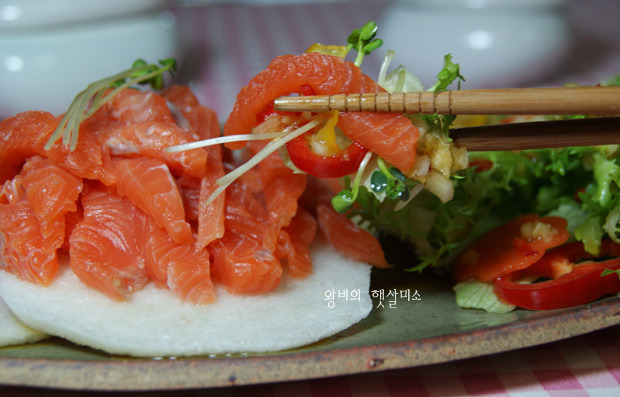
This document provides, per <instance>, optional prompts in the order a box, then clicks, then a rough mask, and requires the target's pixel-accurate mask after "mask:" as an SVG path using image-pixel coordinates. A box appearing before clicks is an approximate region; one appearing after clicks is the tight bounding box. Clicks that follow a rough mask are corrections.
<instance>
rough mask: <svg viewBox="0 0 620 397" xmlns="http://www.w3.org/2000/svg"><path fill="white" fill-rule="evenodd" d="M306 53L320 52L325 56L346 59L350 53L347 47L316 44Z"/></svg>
mask: <svg viewBox="0 0 620 397" xmlns="http://www.w3.org/2000/svg"><path fill="white" fill-rule="evenodd" d="M306 52H319V53H321V54H325V55H334V56H337V57H340V58H344V57H346V56H347V54H348V53H349V48H348V47H347V46H346V45H323V44H319V43H314V44H312V45H311V46H310V47H309V48H308V49H307V50H306Z"/></svg>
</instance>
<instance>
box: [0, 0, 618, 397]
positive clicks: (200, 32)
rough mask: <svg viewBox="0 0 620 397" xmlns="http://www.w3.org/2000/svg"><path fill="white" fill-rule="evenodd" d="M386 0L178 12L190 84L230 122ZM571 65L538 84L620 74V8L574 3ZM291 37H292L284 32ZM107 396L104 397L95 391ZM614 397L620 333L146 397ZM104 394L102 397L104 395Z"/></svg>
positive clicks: (16, 391)
mask: <svg viewBox="0 0 620 397" xmlns="http://www.w3.org/2000/svg"><path fill="white" fill-rule="evenodd" d="M387 5H389V2H385V1H353V2H337V3H333V4H329V3H325V4H324V3H318V4H312V5H279V6H269V7H257V6H248V5H241V4H232V5H231V4H219V3H214V4H210V5H208V6H204V7H187V8H177V9H174V12H175V13H176V14H177V17H178V22H179V26H180V32H181V35H182V37H183V43H185V54H186V57H185V58H184V59H183V69H182V70H183V72H182V76H183V79H184V80H185V81H184V82H185V83H187V84H189V85H190V86H192V88H193V89H194V90H195V92H196V94H197V95H198V96H199V98H200V99H201V101H202V102H203V103H204V104H205V105H207V106H210V107H212V108H214V109H215V110H216V111H217V112H218V114H220V116H221V117H222V118H224V117H226V116H227V114H228V112H229V111H230V109H231V108H232V104H233V102H234V97H235V95H236V92H237V91H238V90H239V88H240V87H241V86H242V85H243V84H244V83H246V82H247V81H248V80H249V79H250V78H251V77H252V76H253V75H254V74H256V73H257V72H258V71H260V70H261V69H262V68H264V67H265V66H266V65H267V64H268V62H269V61H270V60H271V59H272V58H273V57H275V56H277V55H281V54H285V53H300V52H303V51H304V50H305V49H306V48H307V47H308V45H309V44H311V43H309V42H308V40H309V38H311V40H312V42H315V41H318V42H323V43H330V42H331V43H333V42H341V41H342V40H343V39H342V38H346V37H347V35H348V34H349V33H350V32H351V30H353V29H354V28H356V27H359V26H361V25H362V24H363V23H365V22H366V21H368V20H373V19H375V20H376V19H377V18H378V17H379V16H380V14H381V11H382V9H384V7H386V6H387ZM568 15H569V17H570V20H571V23H572V26H573V36H574V37H573V45H572V49H571V51H572V53H571V56H570V57H569V61H568V62H567V64H566V65H565V67H563V69H562V70H560V71H558V72H557V73H556V74H554V75H553V76H550V77H549V78H548V79H547V80H545V81H540V82H538V83H539V84H541V85H545V84H546V85H560V84H562V83H564V82H567V81H574V82H577V83H580V84H593V83H596V82H598V81H599V80H601V79H603V78H607V77H610V76H611V75H613V74H615V73H619V72H620V24H618V21H620V2H616V1H615V0H610V1H603V0H597V1H594V0H592V1H588V2H573V3H571V4H570V6H569V8H568ZM282 31H287V32H289V34H285V35H283V34H280V33H277V32H282ZM92 394H93V395H101V393H94V392H93V393H92ZM488 394H492V395H508V396H547V395H550V396H552V395H558V396H559V395H562V396H564V395H571V396H581V395H584V396H586V395H590V396H612V395H613V396H616V395H619V394H620V327H618V326H616V327H613V328H608V329H604V330H601V331H596V332H594V333H591V334H587V335H583V336H579V337H573V338H570V339H567V340H563V341H558V342H554V343H549V344H545V345H542V346H537V347H531V348H526V349H521V350H516V351H510V352H504V353H499V354H494V355H491V356H484V357H478V358H473V359H467V360H461V361H456V362H450V363H444V364H437V365H432V366H426V367H419V368H410V369H402V370H392V371H385V372H378V373H372V374H364V375H350V376H340V377H334V378H326V379H316V380H306V381H296V382H286V383H276V384H268V385H258V386H245V387H237V388H225V389H215V390H187V391H170V392H164V391H162V392H145V393H140V394H139V395H145V396H151V395H156V396H202V395H217V396H229V395H230V396H233V395H234V396H246V395H247V396H250V395H252V396H257V395H258V396H288V395H297V396H299V397H302V396H326V395H338V396H383V395H386V396H405V395H416V396H460V395H488ZM0 395H24V396H29V395H42V396H60V395H63V396H66V395H69V396H73V395H75V396H77V395H80V396H84V395H91V392H78V391H60V390H42V389H34V388H21V387H3V388H0ZM104 395H105V394H104Z"/></svg>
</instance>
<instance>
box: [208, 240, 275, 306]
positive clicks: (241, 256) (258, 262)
mask: <svg viewBox="0 0 620 397" xmlns="http://www.w3.org/2000/svg"><path fill="white" fill-rule="evenodd" d="M209 249H210V250H211V251H212V253H213V264H212V266H211V272H212V275H213V279H214V280H215V281H217V282H219V283H221V284H222V285H224V286H225V287H226V288H227V289H228V291H230V292H231V293H233V294H260V293H266V292H270V291H273V290H274V289H275V288H276V287H277V286H278V285H279V284H280V280H281V278H282V266H281V264H280V261H279V260H278V259H277V258H276V257H275V255H274V254H273V252H272V251H270V250H267V249H265V248H264V247H263V246H262V243H260V242H259V241H257V240H255V239H253V238H249V237H244V236H241V235H238V234H236V233H235V232H233V231H230V230H226V233H225V234H224V237H222V238H221V239H219V240H217V241H215V242H213V243H211V245H210V246H209Z"/></svg>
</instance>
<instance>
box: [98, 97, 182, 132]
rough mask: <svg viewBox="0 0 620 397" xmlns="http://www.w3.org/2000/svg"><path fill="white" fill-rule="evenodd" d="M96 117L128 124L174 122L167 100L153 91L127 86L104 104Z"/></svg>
mask: <svg viewBox="0 0 620 397" xmlns="http://www.w3.org/2000/svg"><path fill="white" fill-rule="evenodd" d="M94 117H110V118H113V119H115V120H118V121H122V122H124V123H127V124H134V123H140V122H143V121H163V122H170V123H172V122H174V117H173V116H172V113H171V112H170V109H169V108H168V105H167V103H166V100H165V99H164V98H163V97H162V96H161V95H158V94H157V93H155V92H152V91H139V90H136V89H133V88H127V89H125V90H122V91H120V92H119V93H117V94H116V95H115V96H114V97H112V99H110V101H108V102H107V103H106V104H105V105H103V106H102V107H101V108H100V109H99V110H98V111H97V112H96V113H95V116H94Z"/></svg>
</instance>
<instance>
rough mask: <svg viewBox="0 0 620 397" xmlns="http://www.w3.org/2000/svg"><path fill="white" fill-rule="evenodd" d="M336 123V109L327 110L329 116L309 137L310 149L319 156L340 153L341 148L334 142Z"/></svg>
mask: <svg viewBox="0 0 620 397" xmlns="http://www.w3.org/2000/svg"><path fill="white" fill-rule="evenodd" d="M337 123H338V111H337V110H333V111H331V112H329V118H328V119H327V121H326V122H325V125H323V127H321V129H320V130H319V131H318V132H317V133H316V134H315V135H313V136H312V137H311V138H310V145H311V147H312V150H313V151H314V152H315V153H316V154H319V155H321V156H331V155H332V154H335V153H340V152H341V151H342V149H341V148H340V146H339V145H338V143H337V142H336V124H337Z"/></svg>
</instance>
